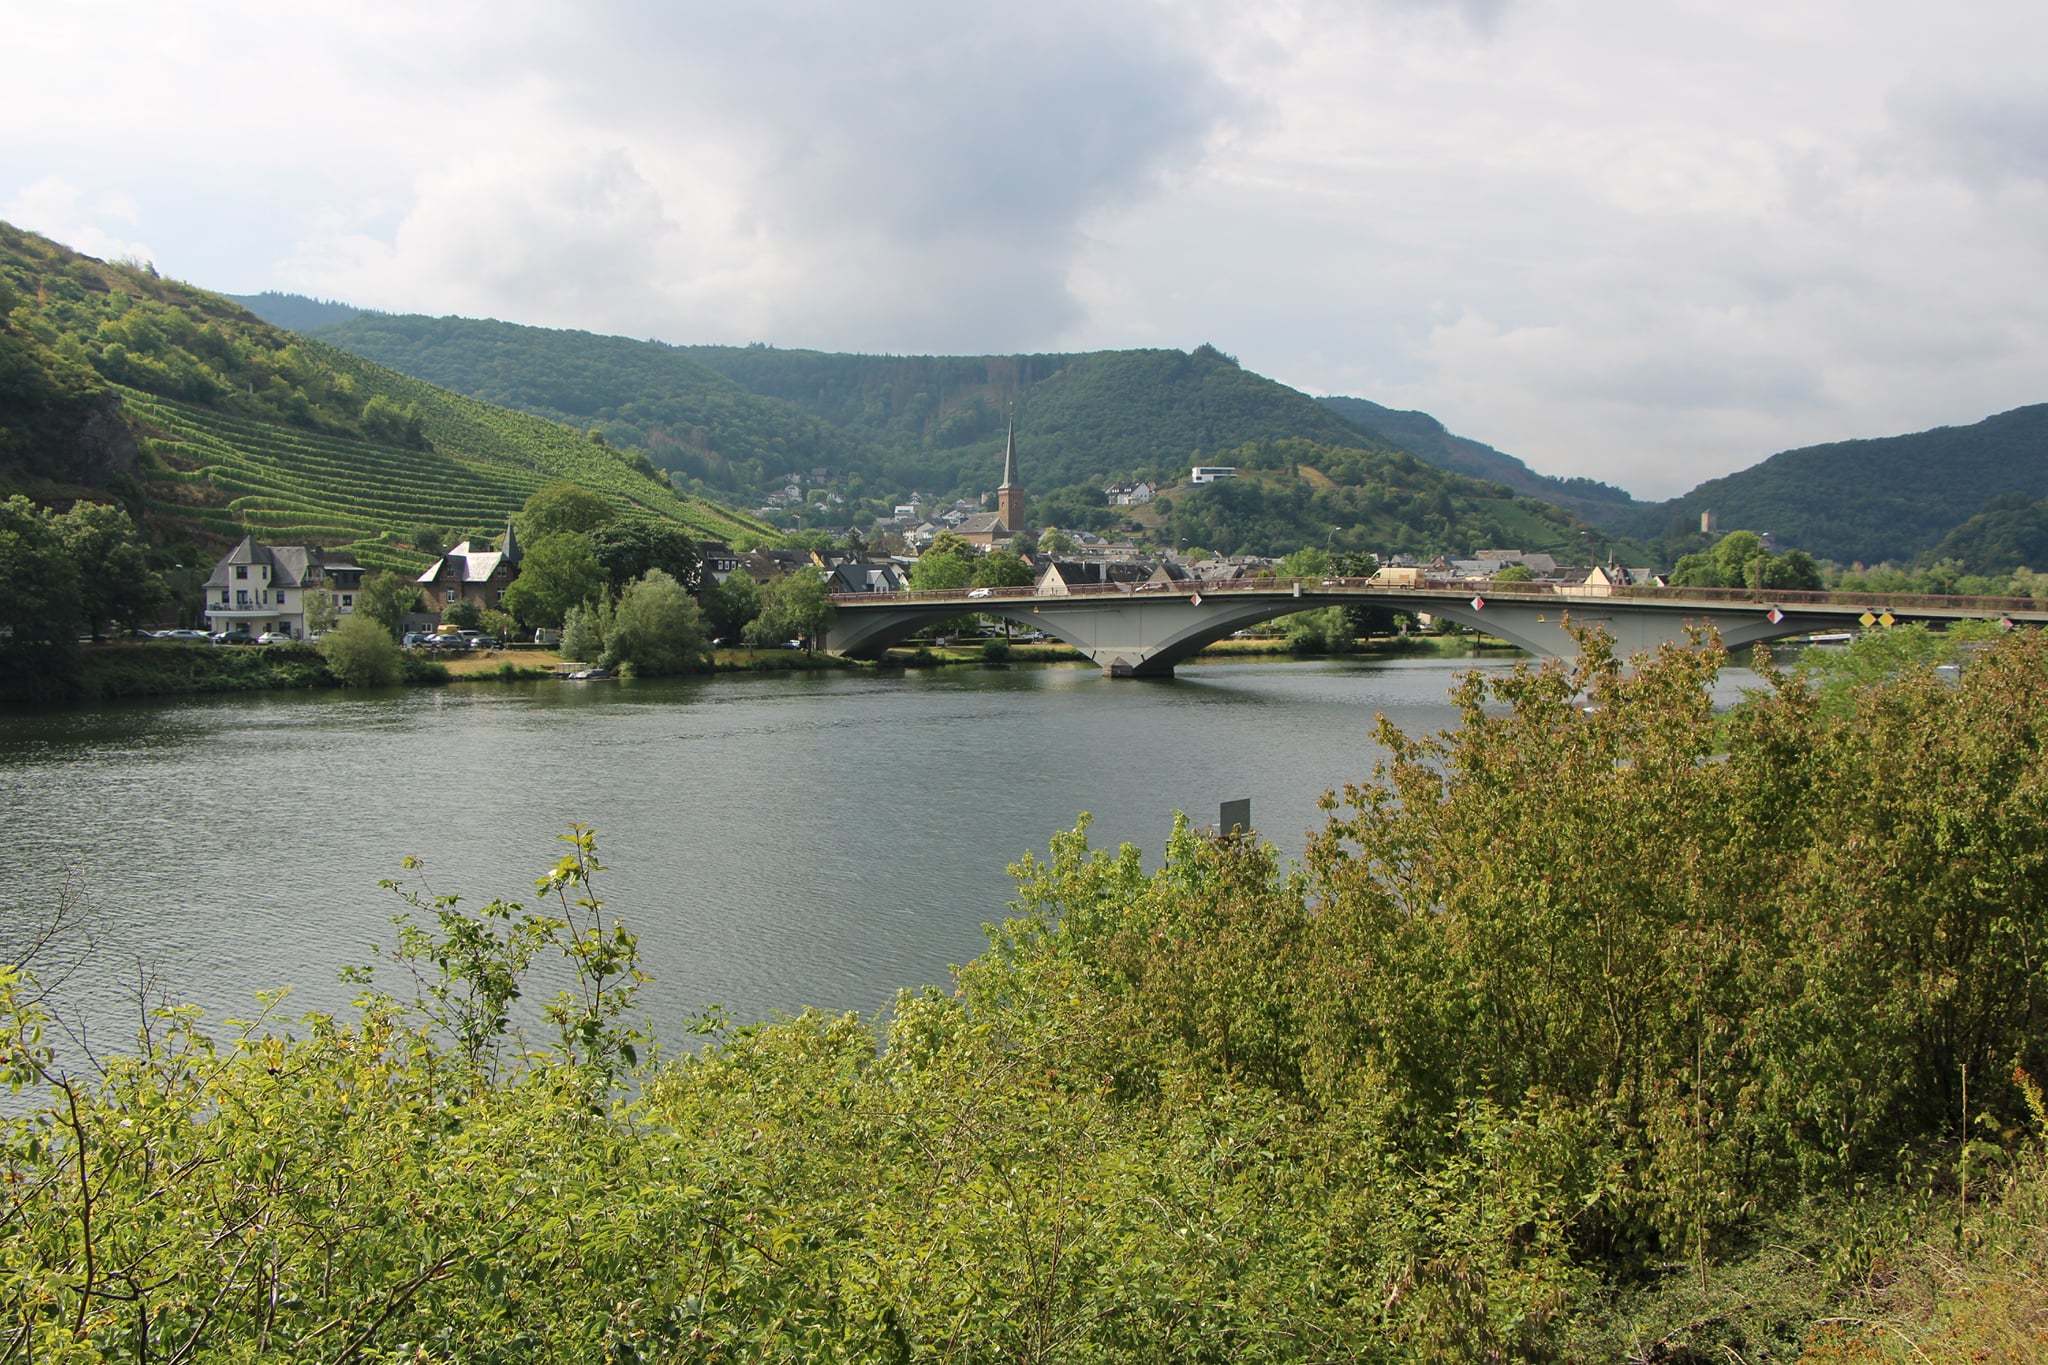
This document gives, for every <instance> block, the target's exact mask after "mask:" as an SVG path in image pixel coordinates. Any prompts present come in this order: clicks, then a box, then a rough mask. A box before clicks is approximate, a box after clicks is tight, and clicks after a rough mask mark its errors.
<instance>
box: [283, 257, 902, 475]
mask: <svg viewBox="0 0 2048 1365" xmlns="http://www.w3.org/2000/svg"><path fill="white" fill-rule="evenodd" d="M276 300H277V301H275V302H273V301H271V300H265V301H264V303H265V308H266V312H267V313H268V315H269V316H272V317H273V318H279V319H281V318H283V317H286V316H289V315H291V314H293V313H295V312H300V311H303V308H302V307H301V305H303V304H304V303H305V302H306V301H305V300H298V299H294V298H292V297H290V296H276ZM281 325H282V324H281ZM320 336H321V338H322V339H323V340H325V341H328V342H331V343H332V344H334V345H336V346H339V347H341V348H343V349H344V350H347V351H351V352H353V353H355V354H356V355H360V356H363V357H365V358H367V359H369V360H373V361H375V362H376V363H378V364H380V365H387V366H389V367H390V368H392V369H394V370H398V371H400V372H402V373H405V374H409V375H413V376H416V377H418V378H420V379H424V380H427V381H428V382H429V383H433V384H439V385H442V386H444V387H446V388H450V389H454V390H456V391H458V392H460V393H466V394H470V395H473V396H475V397H477V398H481V399H483V400H485V401H486V402H490V403H498V404H502V405H504V406H506V407H512V408H519V409H522V410H524V411H527V412H532V413H537V414H539V415H541V416H543V417H549V418H553V419H554V420H556V421H558V422H566V423H569V424H570V425H572V426H575V427H578V428H591V427H594V428H596V429H598V430H600V431H602V432H603V433H604V434H605V437H606V439H608V440H610V441H611V442H612V443H613V444H615V445H626V446H634V447H638V448H639V449H641V450H644V451H645V452H647V454H648V456H649V458H651V459H652V460H653V461H654V462H655V463H656V464H657V465H659V466H661V467H662V468H664V469H669V470H674V471H676V472H677V473H679V474H681V475H683V476H684V477H685V478H687V479H691V480H695V481H697V482H698V483H700V484H702V485H704V486H706V487H709V488H713V489H718V490H721V491H724V492H727V493H731V494H733V495H736V496H743V497H751V496H753V495H754V494H756V493H757V492H759V491H760V490H762V489H764V488H766V487H768V486H769V485H770V483H771V481H776V482H779V476H780V475H782V474H785V473H787V472H789V471H791V470H808V469H812V468H815V467H818V466H820V465H823V466H827V467H830V468H833V469H840V470H856V469H869V468H872V467H873V466H874V465H875V464H876V463H877V461H876V460H875V458H874V455H873V453H872V452H869V451H867V450H865V449H863V448H862V445H861V443H860V441H859V440H858V439H857V438H855V437H853V436H851V435H849V434H848V433H846V432H844V431H841V430H839V429H838V428H836V427H834V426H832V425H830V424H828V423H825V422H822V421H819V420H818V419H816V418H815V417H811V416H808V415H806V414H805V413H803V412H800V411H798V410H797V409H796V408H794V407H792V406H790V405H788V404H786V403H780V402H777V401H775V400H774V399H772V398H761V397H757V396H755V395H754V394H751V393H749V392H747V390H746V389H744V388H742V387H741V386H740V385H738V384H736V383H734V382H733V381H732V380H730V379H728V378H726V377H725V376H723V375H721V374H718V373H716V372H715V371H713V370H711V369H709V368H707V367H706V366H704V365H702V364H700V363H698V362H697V361H696V360H694V359H692V358H691V357H690V355H689V354H688V353H687V352H685V351H683V350H681V349H679V348H677V347H674V346H667V345H664V344H662V343H660V342H655V341H634V340H632V339H630V338H627V337H607V336H598V335H596V334H594V333H591V332H575V331H557V330H552V329H549V328H542V327H522V326H518V325H515V324H513V323H509V322H493V321H487V320H482V319H476V318H456V317H444V318H430V317H423V316H419V315H416V314H386V313H357V314H355V315H354V316H351V317H348V318H346V319H344V320H342V321H339V322H337V323H334V324H332V325H329V326H326V327H324V328H323V329H322V330H321V332H320Z"/></svg>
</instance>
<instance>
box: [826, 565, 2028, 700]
mask: <svg viewBox="0 0 2048 1365" xmlns="http://www.w3.org/2000/svg"><path fill="white" fill-rule="evenodd" d="M832 605H833V606H834V607H835V608H836V612H835V619H834V621H833V625H832V628H831V630H830V632H829V633H828V635H827V636H826V640H825V647H826V648H827V649H828V650H831V651H832V652H834V653H836V654H843V655H846V656H848V657H849V658H856V659H872V658H878V657H880V656H881V654H882V651H884V650H885V649H887V648H888V647H889V646H890V645H893V644H896V643H897V642H899V641H901V640H905V639H908V638H909V637H910V636H912V635H914V634H916V633H917V632H918V631H920V630H922V629H924V628H925V627H926V626H929V625H932V624H934V623H936V622H938V621H942V620H946V619H948V618H951V617H957V616H963V615H967V614H970V613H973V614H980V615H986V616H1000V617H1002V618H1004V619H1005V620H1009V621H1015V622H1016V623H1018V624H1019V625H1022V626H1025V627H1028V628H1029V629H1032V630H1040V631H1044V632H1045V633H1046V634H1047V635H1050V636H1053V637H1055V638H1057V639H1060V640H1064V641H1065V642H1066V643H1068V644H1070V645H1072V646H1073V647H1074V648H1075V649H1078V650H1080V651H1081V652H1082V653H1083V654H1086V655H1087V656H1088V657H1089V658H1090V659H1093V660H1094V661H1095V662H1096V663H1097V664H1100V665H1101V666H1102V670H1103V672H1105V673H1107V674H1109V675H1110V676H1111V677H1116V678H1146V677H1171V676H1172V675H1173V668H1174V665H1175V664H1177V663H1179V662H1181V661H1182V660H1183V659H1187V658H1189V657H1191V656H1193V655H1195V654H1197V653H1199V652H1200V651H1201V650H1202V649H1203V648H1204V647H1206V646H1208V645H1210V644H1213V643H1215V642H1216V641H1218V640H1221V639H1223V638H1224V637H1225V636H1227V635H1230V634H1231V633H1232V632H1234V631H1239V630H1242V629H1244V628H1245V627H1246V626H1250V625H1256V624H1257V623H1258V622H1260V621H1266V620H1270V619H1272V618H1273V617H1275V616H1285V615H1287V614H1289V613H1292V612H1297V611H1313V610H1315V609H1316V608H1319V607H1348V606H1370V607H1380V608H1384V609H1386V610H1390V611H1404V612H1427V613H1428V614H1429V615H1430V616H1431V617H1433V618H1442V619H1444V620H1449V621H1455V622H1456V623H1458V624H1459V625H1461V626H1469V627H1471V628H1472V629H1474V630H1478V631H1483V632H1484V633H1486V634H1488V635H1492V636H1495V637H1496V638H1498V639H1502V640H1505V641H1507V642H1508V643H1509V644H1512V645H1515V646H1517V647H1519V648H1521V649H1524V650H1527V651H1528V652H1529V653H1531V654H1535V655H1538V656H1542V657H1559V658H1569V657H1571V656H1572V655H1574V654H1575V653H1576V652H1577V645H1576V644H1575V643H1574V641H1573V640H1572V637H1571V636H1570V634H1568V633H1567V632H1566V630H1565V620H1566V617H1567V615H1569V617H1570V620H1571V622H1572V624H1573V625H1575V626H1600V627H1602V628H1604V629H1605V630H1606V631H1607V632H1608V634H1610V635H1612V636H1613V637H1614V642H1615V648H1616V651H1617V652H1618V653H1619V654H1621V655H1623V656H1624V657H1626V656H1627V655H1630V654H1634V653H1637V652H1639V651H1645V650H1654V649H1656V648H1657V647H1658V646H1659V645H1662V644H1666V643H1671V642H1681V641H1683V640H1684V639H1685V638H1686V628H1687V627H1688V626H1711V627H1713V628H1714V629H1715V630H1717V631H1719V632H1720V636H1721V642H1722V644H1724V645H1725V646H1727V648H1728V649H1729V650H1730V651H1739V650H1747V649H1748V648H1749V647H1750V646H1752V645H1755V644H1759V643H1761V642H1763V641H1766V640H1778V639H1784V638H1787V637H1790V636H1795V635H1808V634H1813V633H1816V632H1827V631H1841V630H1854V629H1856V628H1857V627H1858V626H1860V625H1865V624H1871V625H1877V624H1882V625H1892V624H1903V623H1905V622H1908V621H1920V622H1927V623H1942V622H1948V621H1960V620H1991V621H2001V620H2002V621H2005V622H2008V623H2011V624H2013V625H2018V624H2028V625H2042V624H2048V611H2044V610H2042V609H2041V607H2040V606H2039V605H2038V604H2036V603H2035V602H2034V601H2033V599H2031V598H2025V597H2020V598H2010V597H1932V596H1920V595H1903V594H1883V593H1875V594H1873V593H1860V594H1859V593H1817V592H1772V591H1769V590H1765V589H1755V590H1751V589H1742V588H1604V587H1601V588H1586V587H1580V586H1576V585H1574V586H1570V587H1562V586H1558V585H1555V584H1546V583H1501V584H1480V585H1474V584H1471V583H1462V582H1456V583H1454V582H1443V581H1430V582H1424V583H1421V584H1418V585H1415V586H1409V587H1388V586H1382V585H1376V584H1374V583H1372V582H1371V581H1370V580H1367V579H1363V578H1318V579H1307V578H1294V579H1251V580H1245V581H1240V582H1233V583H1207V584H1195V583H1144V584H1122V583H1117V584H1102V585H1088V586H1085V587H1077V588H1073V589H1071V590H1069V591H1067V592H1065V593H1062V594H1060V595H1058V596H1039V595H1038V594H1037V593H1035V592H1034V591H1033V590H1032V589H1031V588H1029V587H1021V588H977V589H972V590H967V589H962V590H957V591H951V592H905V593H840V594H837V595H835V596H834V597H833V598H832ZM1866 617H1868V618H1870V619H1869V621H1868V622H1866V620H1865V618H1866Z"/></svg>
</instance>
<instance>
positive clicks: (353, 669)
mask: <svg viewBox="0 0 2048 1365" xmlns="http://www.w3.org/2000/svg"><path fill="white" fill-rule="evenodd" d="M320 656H321V657H322V658H324V659H326V660H327V667H328V669H329V670H330V671H332V672H333V674H334V676H335V678H336V679H337V680H338V681H339V682H340V683H341V685H342V686H343V687H389V686H391V685H392V684H393V683H396V682H397V681H398V680H399V677H400V676H401V673H402V671H403V667H404V665H403V660H404V657H405V656H404V652H403V651H402V650H400V649H399V647H398V642H397V641H395V640H393V639H392V638H391V635H390V632H388V631H386V630H385V629H384V627H383V626H382V625H381V624H380V623H379V622H377V621H375V620H372V619H371V618H370V617H368V616H363V615H354V616H350V617H349V618H348V619H346V620H345V621H343V622H342V623H341V624H340V625H338V626H336V627H335V628H334V629H333V630H331V631H329V632H328V633H327V634H326V636H325V637H323V638H322V639H321V641H320Z"/></svg>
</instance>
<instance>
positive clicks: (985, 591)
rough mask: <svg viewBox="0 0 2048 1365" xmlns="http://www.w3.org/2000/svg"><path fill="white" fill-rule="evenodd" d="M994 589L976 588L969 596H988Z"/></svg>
mask: <svg viewBox="0 0 2048 1365" xmlns="http://www.w3.org/2000/svg"><path fill="white" fill-rule="evenodd" d="M994 591H995V589H994V588H974V589H971V590H970V591H969V592H968V594H967V595H968V596H969V597H986V596H988V595H989V594H990V593H992V592H994Z"/></svg>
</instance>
